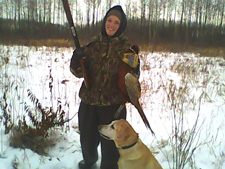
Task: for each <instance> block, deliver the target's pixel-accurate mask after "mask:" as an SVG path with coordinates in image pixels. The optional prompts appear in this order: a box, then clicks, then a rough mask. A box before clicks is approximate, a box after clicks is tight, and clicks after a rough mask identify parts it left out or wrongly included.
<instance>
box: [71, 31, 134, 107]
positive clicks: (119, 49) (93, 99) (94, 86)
mask: <svg viewBox="0 0 225 169" xmlns="http://www.w3.org/2000/svg"><path fill="white" fill-rule="evenodd" d="M129 47H130V44H129V43H128V41H127V39H126V37H124V36H123V35H121V36H119V37H116V38H109V37H106V36H101V35H99V36H97V37H96V38H95V39H94V40H93V41H92V42H91V43H89V44H88V45H86V46H84V47H83V48H84V51H85V54H86V57H85V58H84V65H85V68H86V71H87V76H88V82H89V85H90V87H89V89H86V87H85V84H84V82H83V83H82V86H81V88H80V92H79V96H80V98H81V99H82V101H83V102H85V103H87V104H90V105H98V106H108V105H113V104H120V103H121V97H120V93H119V90H118V87H117V83H116V81H117V75H118V72H119V65H120V62H121V60H122V59H123V56H124V53H125V51H126V50H127V49H129ZM72 59H73V58H72ZM72 59H71V60H72ZM70 69H71V72H72V73H73V74H74V75H75V76H76V77H78V78H80V77H82V71H81V67H80V65H79V64H78V63H75V64H73V65H71V66H70Z"/></svg>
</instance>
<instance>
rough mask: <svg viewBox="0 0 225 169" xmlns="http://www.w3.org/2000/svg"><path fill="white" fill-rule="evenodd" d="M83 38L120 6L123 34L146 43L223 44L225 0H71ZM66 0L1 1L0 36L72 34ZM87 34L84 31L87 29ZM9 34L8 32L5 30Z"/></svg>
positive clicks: (41, 36) (97, 29)
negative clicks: (124, 19)
mask: <svg viewBox="0 0 225 169" xmlns="http://www.w3.org/2000/svg"><path fill="white" fill-rule="evenodd" d="M69 3H70V8H71V11H72V14H73V19H74V22H75V24H76V27H77V29H78V33H79V34H80V36H81V37H82V38H84V39H85V38H90V36H92V35H95V34H97V33H98V32H99V31H100V27H101V26H100V25H101V20H102V18H103V17H104V15H105V13H106V11H107V10H108V9H109V8H110V7H111V6H113V5H115V4H121V5H122V6H123V8H124V11H125V13H126V14H127V18H128V27H127V30H126V32H125V34H126V35H127V36H129V37H131V39H133V40H134V41H137V42H143V43H158V42H159V43H162V42H178V43H186V44H193V43H196V44H201V45H224V44H225V42H224V41H225V40H224V39H225V25H224V21H225V17H224V14H225V0H137V1H132V0H126V3H122V2H120V1H119V2H116V1H115V0H84V1H78V0H69ZM67 27H68V25H67V20H66V16H65V11H64V9H63V5H62V0H1V1H0V36H2V37H3V38H4V37H5V36H6V35H7V37H12V38H13V37H21V38H70V32H68V29H67ZM83 32H85V33H83ZM6 33H7V34H6Z"/></svg>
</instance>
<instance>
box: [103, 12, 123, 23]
mask: <svg viewBox="0 0 225 169" xmlns="http://www.w3.org/2000/svg"><path fill="white" fill-rule="evenodd" d="M110 15H115V16H116V17H118V18H119V20H120V21H121V20H122V14H121V12H120V11H118V10H116V9H112V10H111V11H109V13H108V14H107V16H106V18H108V17H109V16H110Z"/></svg>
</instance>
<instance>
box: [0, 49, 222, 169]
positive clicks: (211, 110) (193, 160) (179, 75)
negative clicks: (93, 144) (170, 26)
mask: <svg viewBox="0 0 225 169" xmlns="http://www.w3.org/2000/svg"><path fill="white" fill-rule="evenodd" d="M72 51H73V49H72V48H49V47H25V46H4V45H0V72H1V74H0V76H1V78H0V79H1V80H0V103H1V105H4V104H5V103H6V102H7V104H8V107H7V110H8V112H9V113H10V114H11V116H12V121H13V122H14V123H18V119H21V118H22V116H23V115H24V114H26V113H25V111H24V103H25V102H26V104H30V100H29V98H28V96H27V90H28V89H29V90H30V91H32V93H34V94H35V96H36V97H37V98H38V99H39V100H40V101H41V104H42V105H43V106H44V107H53V108H54V107H56V106H57V103H58V101H61V103H62V104H63V109H64V110H65V111H66V113H67V114H66V117H67V118H71V117H72V116H73V115H74V114H76V112H77V110H78V106H79V102H80V99H79V97H78V91H79V87H80V85H81V80H80V79H77V78H75V77H73V75H72V74H71V73H70V71H69V61H70V57H71V54H72ZM141 64H142V66H141V67H142V71H141V77H140V82H141V84H142V97H141V102H142V106H143V109H144V112H145V114H146V116H147V118H148V119H149V122H150V124H151V127H152V128H153V130H154V132H155V133H156V137H153V136H152V135H151V134H150V132H149V131H148V130H147V129H146V128H145V126H144V124H143V122H142V120H141V119H140V117H139V115H138V113H137V111H136V109H135V108H134V107H133V106H131V105H129V104H128V105H127V108H128V119H127V120H128V121H129V122H130V123H131V125H132V126H133V127H134V129H135V130H136V131H137V132H138V133H139V136H140V138H141V139H142V141H143V142H144V143H145V144H146V145H147V146H148V147H149V148H150V149H151V150H152V152H154V154H155V157H156V158H157V159H158V161H159V163H160V164H161V165H162V166H163V168H165V169H167V168H175V161H179V160H177V159H176V158H175V156H176V153H177V150H178V149H179V148H182V149H183V150H184V152H185V153H186V154H187V156H186V157H190V158H186V159H187V164H186V165H185V168H198V169H200V168H202V169H223V168H225V142H224V134H225V124H224V121H225V116H224V113H225V60H223V59H222V58H215V57H214V58H209V57H200V56H199V55H197V54H192V53H178V54H175V53H146V52H142V56H141ZM50 77H52V78H50ZM63 80H68V81H67V82H66V83H62V81H63ZM49 83H51V84H52V85H53V88H52V89H53V90H52V92H50V88H49ZM4 93H6V94H7V99H6V100H5V99H3V94H4ZM2 114H3V110H2V109H0V117H2ZM196 121H197V122H196ZM3 122H4V119H2V118H0V135H1V136H0V137H1V142H0V166H1V167H0V168H1V169H11V168H19V169H22V168H24V169H28V168H31V169H38V168H40V169H46V168H48V169H70V168H71V169H72V168H73V169H76V168H78V167H77V163H78V162H79V161H80V160H81V159H82V154H81V149H80V143H79V134H78V133H77V129H76V127H77V115H75V117H74V119H73V120H71V121H70V122H69V123H68V124H66V125H65V127H64V128H63V129H62V128H55V129H54V130H52V131H50V137H53V138H55V139H56V140H57V144H56V145H55V146H54V147H53V148H51V149H50V150H49V155H48V156H40V155H38V154H37V153H35V152H33V151H31V150H29V149H19V148H12V147H10V146H9V137H10V134H7V135H5V134H4V129H5V128H4V125H3ZM191 136H193V137H191ZM190 143H191V144H190ZM185 146H186V147H185ZM192 152H193V154H191V153H192ZM185 153H183V154H185ZM190 154H191V155H190ZM188 155H189V156H188ZM99 156H101V155H100V154H99ZM182 160H183V158H181V160H180V161H182ZM99 163H100V160H99V161H98V166H99Z"/></svg>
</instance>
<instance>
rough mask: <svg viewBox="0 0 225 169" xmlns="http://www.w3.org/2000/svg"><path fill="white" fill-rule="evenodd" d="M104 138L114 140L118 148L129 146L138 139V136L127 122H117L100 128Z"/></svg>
mask: <svg viewBox="0 0 225 169" xmlns="http://www.w3.org/2000/svg"><path fill="white" fill-rule="evenodd" d="M98 129H99V132H100V134H101V136H102V137H104V138H106V139H109V140H113V141H114V142H115V144H116V146H117V148H121V147H124V146H128V145H130V144H132V143H134V142H135V141H137V139H138V134H137V133H136V132H135V131H134V129H133V128H132V126H131V125H130V124H129V123H128V122H127V121H126V120H123V119H121V120H115V121H113V122H112V123H110V124H109V125H101V126H99V127H98Z"/></svg>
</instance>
